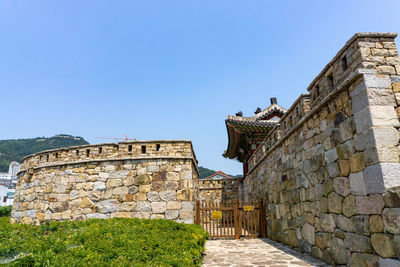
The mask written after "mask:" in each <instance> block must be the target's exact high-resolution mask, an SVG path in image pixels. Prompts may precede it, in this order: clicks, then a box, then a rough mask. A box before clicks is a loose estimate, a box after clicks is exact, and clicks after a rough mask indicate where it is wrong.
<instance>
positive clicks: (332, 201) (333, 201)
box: [328, 192, 343, 214]
mask: <svg viewBox="0 0 400 267" xmlns="http://www.w3.org/2000/svg"><path fill="white" fill-rule="evenodd" d="M342 201H343V197H341V196H339V195H338V194H336V193H335V192H331V193H330V194H329V196H328V210H329V212H333V213H339V214H340V213H342Z"/></svg>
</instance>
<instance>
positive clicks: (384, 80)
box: [364, 74, 392, 89]
mask: <svg viewBox="0 0 400 267" xmlns="http://www.w3.org/2000/svg"><path fill="white" fill-rule="evenodd" d="M364 83H365V86H366V87H367V88H377V89H380V88H381V89H387V88H390V87H391V85H392V81H391V79H390V76H389V75H382V74H364Z"/></svg>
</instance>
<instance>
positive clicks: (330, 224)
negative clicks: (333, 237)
mask: <svg viewBox="0 0 400 267" xmlns="http://www.w3.org/2000/svg"><path fill="white" fill-rule="evenodd" d="M319 221H320V224H321V227H322V229H323V230H324V231H325V232H329V233H333V232H334V231H335V227H336V224H335V221H334V219H333V215H332V214H328V213H321V214H320V220H319Z"/></svg>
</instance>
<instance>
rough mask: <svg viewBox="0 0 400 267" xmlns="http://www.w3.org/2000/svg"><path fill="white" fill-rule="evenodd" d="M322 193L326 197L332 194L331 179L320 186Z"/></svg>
mask: <svg viewBox="0 0 400 267" xmlns="http://www.w3.org/2000/svg"><path fill="white" fill-rule="evenodd" d="M322 191H323V193H324V196H328V195H329V193H330V192H333V182H332V179H326V180H325V181H324V183H323V184H322Z"/></svg>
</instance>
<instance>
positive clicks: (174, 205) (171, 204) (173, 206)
mask: <svg viewBox="0 0 400 267" xmlns="http://www.w3.org/2000/svg"><path fill="white" fill-rule="evenodd" d="M181 205H182V204H181V202H179V201H168V202H167V209H168V210H180V209H181V207H182V206H181Z"/></svg>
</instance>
